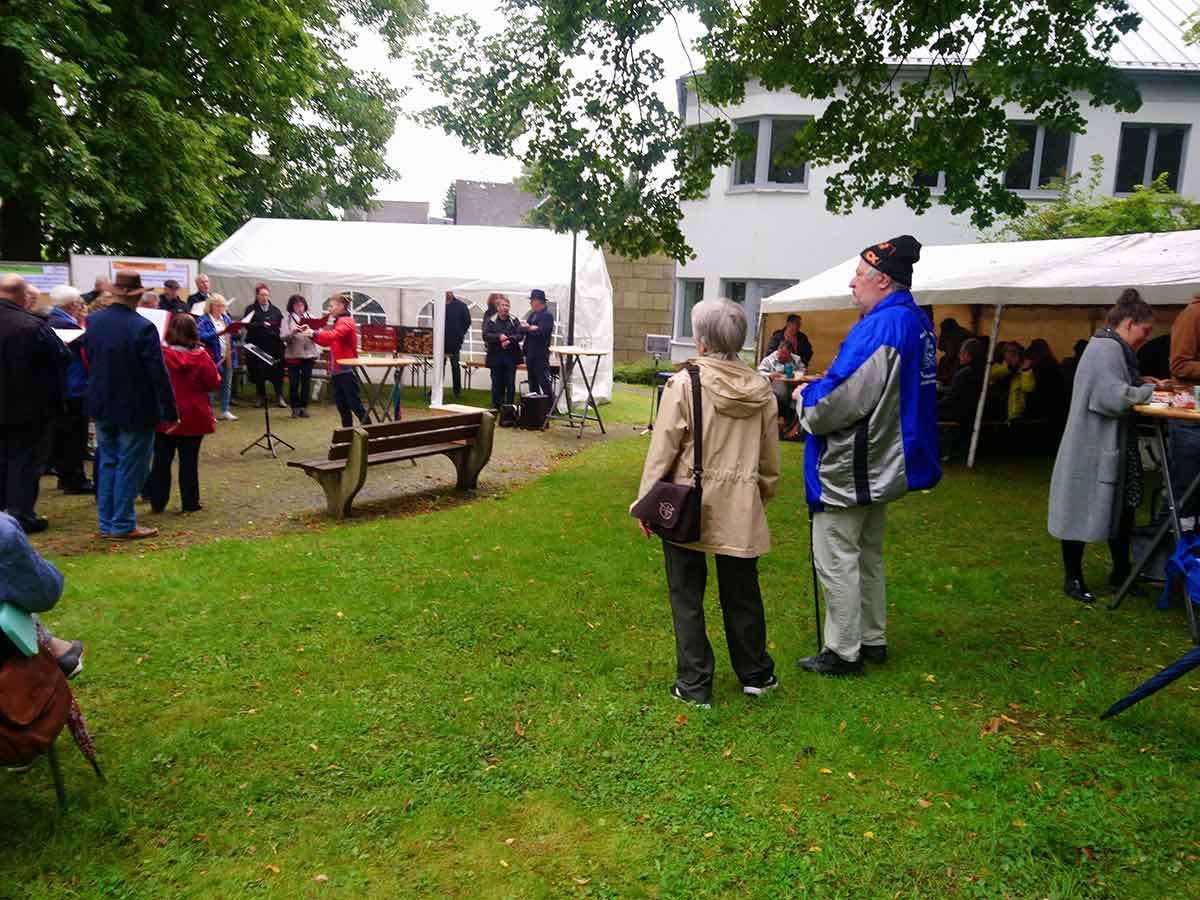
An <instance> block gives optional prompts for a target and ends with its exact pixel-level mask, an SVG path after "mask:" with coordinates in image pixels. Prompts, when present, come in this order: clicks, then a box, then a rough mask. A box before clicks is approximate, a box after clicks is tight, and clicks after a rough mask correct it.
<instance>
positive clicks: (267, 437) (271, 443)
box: [239, 344, 296, 458]
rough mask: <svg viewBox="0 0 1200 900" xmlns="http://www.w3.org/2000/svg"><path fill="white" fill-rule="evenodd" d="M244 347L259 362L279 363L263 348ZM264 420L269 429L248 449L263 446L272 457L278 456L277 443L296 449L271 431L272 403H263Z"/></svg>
mask: <svg viewBox="0 0 1200 900" xmlns="http://www.w3.org/2000/svg"><path fill="white" fill-rule="evenodd" d="M242 349H243V350H245V351H246V352H247V353H249V354H250V355H251V356H253V357H254V358H255V359H257V360H258V361H259V362H262V363H266V364H267V365H268V366H271V367H272V368H274V367H275V366H277V365H279V360H277V359H276V358H275V357H273V356H272V355H271V354H270V353H267V352H266V351H265V350H263V349H262V348H260V347H256V346H254V344H242ZM263 420H264V421H265V422H266V425H267V430H266V431H264V432H263V434H262V437H260V438H259V439H258V440H256V441H255V442H254V443H253V444H251V445H250V446H249V447H247V448H246V450H250V449H252V448H254V447H262V448H263V449H264V450H266V451H267V452H269V453H270V454H271V456H272V457H275V458H278V457H277V456H276V454H275V445H276V444H283V446H285V447H287V448H288V449H289V450H295V449H296V448H295V447H293V446H292V445H291V444H289V443H288V442H287V441H285V440H284V439H283V438H281V437H276V436H275V435H274V434H272V433H271V404H270V403H269V402H267V403H264V404H263ZM263 441H266V443H265V444H264V443H263ZM246 450H243V451H242V452H241V454H239V455H241V456H244V455H245V454H246Z"/></svg>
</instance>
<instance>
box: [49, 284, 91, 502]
mask: <svg viewBox="0 0 1200 900" xmlns="http://www.w3.org/2000/svg"><path fill="white" fill-rule="evenodd" d="M50 302H51V303H52V304H54V307H53V309H51V311H50V325H51V327H52V328H54V329H55V330H56V331H63V332H70V331H80V330H81V329H82V328H83V319H84V316H85V314H86V312H87V307H86V306H84V304H83V298H82V297H81V296H80V295H79V291H77V290H75V288H73V287H71V286H70V285H69V284H60V285H58V286H57V287H55V288H53V289H52V290H51V291H50ZM67 349H68V350H70V351H71V364H70V365H69V366H67V381H66V390H65V391H64V392H63V411H62V413H60V414H59V416H58V420H57V421H56V422H55V426H54V448H53V450H51V452H50V463H51V465H52V466H53V467H54V471H55V472H57V473H58V489H59V490H60V491H62V492H63V493H65V494H94V493H95V492H96V486H95V484H94V483H93V482H92V481H91V480H90V479H89V478H88V477H87V473H86V472H85V471H84V465H83V463H84V457H85V456H87V442H88V415H87V383H88V377H87V366H86V365H85V364H84V361H83V351H82V344H81V343H80V341H79V340H74V341H72V342H71V343H70V344H68V345H67Z"/></svg>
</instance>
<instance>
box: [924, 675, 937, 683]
mask: <svg viewBox="0 0 1200 900" xmlns="http://www.w3.org/2000/svg"><path fill="white" fill-rule="evenodd" d="M925 681H926V683H927V684H937V676H936V675H926V676H925Z"/></svg>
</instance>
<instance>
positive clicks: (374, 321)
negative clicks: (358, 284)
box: [324, 291, 387, 325]
mask: <svg viewBox="0 0 1200 900" xmlns="http://www.w3.org/2000/svg"><path fill="white" fill-rule="evenodd" d="M342 296H344V295H342ZM324 309H325V311H326V312H329V301H328V300H326V301H325V306H324ZM350 317H351V318H352V319H354V324H355V325H386V324H387V313H386V312H384V309H383V306H382V305H381V304H380V303H379V301H378V300H376V299H375V298H374V297H370V296H368V295H366V294H363V293H360V292H359V291H350Z"/></svg>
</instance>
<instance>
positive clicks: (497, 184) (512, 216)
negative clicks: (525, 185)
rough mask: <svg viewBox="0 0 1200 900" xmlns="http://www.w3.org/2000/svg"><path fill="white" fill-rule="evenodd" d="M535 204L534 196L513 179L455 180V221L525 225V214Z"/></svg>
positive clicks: (459, 222) (536, 200)
mask: <svg viewBox="0 0 1200 900" xmlns="http://www.w3.org/2000/svg"><path fill="white" fill-rule="evenodd" d="M537 204H538V198H537V197H535V196H534V195H533V194H528V193H526V192H525V191H523V190H521V188H520V187H519V186H517V185H515V184H513V183H512V182H505V181H463V180H462V179H459V180H458V181H455V182H454V222H455V224H456V225H503V226H509V227H512V226H528V225H529V223H528V222H527V221H526V219H525V214H526V213H528V212H529V211H530V210H531V209H533V208H534V207H535V206H537Z"/></svg>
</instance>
